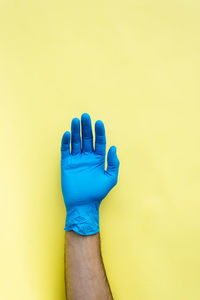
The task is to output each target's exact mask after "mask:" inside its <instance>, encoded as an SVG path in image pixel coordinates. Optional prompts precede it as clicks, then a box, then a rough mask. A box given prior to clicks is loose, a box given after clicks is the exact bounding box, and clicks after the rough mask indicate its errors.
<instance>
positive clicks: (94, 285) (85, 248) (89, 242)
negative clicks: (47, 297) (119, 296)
mask: <svg viewBox="0 0 200 300" xmlns="http://www.w3.org/2000/svg"><path fill="white" fill-rule="evenodd" d="M65 243H66V249H65V268H66V275H65V287H66V299H67V300H79V299H80V300H104V299H105V300H113V297H112V293H111V290H110V286H109V283H108V280H107V277H106V273H105V269H104V265H103V261H102V257H101V249H100V235H99V233H98V234H94V235H88V236H83V235H79V234H77V233H75V232H74V231H69V232H66V234H65Z"/></svg>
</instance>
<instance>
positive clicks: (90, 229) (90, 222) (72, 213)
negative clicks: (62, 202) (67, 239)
mask: <svg viewBox="0 0 200 300" xmlns="http://www.w3.org/2000/svg"><path fill="white" fill-rule="evenodd" d="M99 206H100V203H99V202H93V203H90V204H84V205H81V206H76V207H70V209H68V210H67V216H66V222H65V228H64V230H65V231H70V230H73V231H75V232H76V233H78V234H80V235H92V234H96V233H98V232H99V230H100V228H99Z"/></svg>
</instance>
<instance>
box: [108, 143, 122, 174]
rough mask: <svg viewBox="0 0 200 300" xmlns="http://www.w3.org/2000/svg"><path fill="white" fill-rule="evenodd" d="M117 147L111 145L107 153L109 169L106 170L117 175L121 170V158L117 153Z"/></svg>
mask: <svg viewBox="0 0 200 300" xmlns="http://www.w3.org/2000/svg"><path fill="white" fill-rule="evenodd" d="M116 150H117V149H116V147H115V146H111V147H110V149H109V150H108V155H107V162H108V164H107V170H106V172H107V173H108V174H109V175H112V176H116V177H117V175H118V171H119V159H118V157H117V153H116Z"/></svg>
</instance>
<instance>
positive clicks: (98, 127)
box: [95, 120, 105, 135]
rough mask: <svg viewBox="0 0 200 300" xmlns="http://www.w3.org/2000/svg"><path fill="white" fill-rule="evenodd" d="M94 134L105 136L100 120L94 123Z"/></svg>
mask: <svg viewBox="0 0 200 300" xmlns="http://www.w3.org/2000/svg"><path fill="white" fill-rule="evenodd" d="M95 132H96V134H97V135H104V134H105V127H104V123H103V122H102V121H101V120H98V121H96V123H95Z"/></svg>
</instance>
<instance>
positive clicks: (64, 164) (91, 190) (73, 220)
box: [61, 113, 119, 235]
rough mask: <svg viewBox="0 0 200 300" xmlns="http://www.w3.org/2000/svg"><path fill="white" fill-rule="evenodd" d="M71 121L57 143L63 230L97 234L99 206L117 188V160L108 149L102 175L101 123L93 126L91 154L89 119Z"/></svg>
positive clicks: (103, 134)
mask: <svg viewBox="0 0 200 300" xmlns="http://www.w3.org/2000/svg"><path fill="white" fill-rule="evenodd" d="M81 127H82V128H81V129H82V149H81V137H80V121H79V119H78V118H74V119H73V120H72V123H71V153H70V132H69V131H66V132H65V133H64V135H63V137H62V143H61V185H62V193H63V198H64V202H65V206H66V210H67V216H66V223H65V228H64V229H65V230H66V231H70V230H73V231H75V232H76V233H78V234H81V235H91V234H95V233H97V232H99V230H100V229H99V206H100V203H101V201H102V200H103V199H104V198H105V196H106V195H107V194H108V193H109V191H110V190H111V189H112V188H113V187H114V186H115V185H116V184H117V179H118V170H119V160H118V158H117V154H116V147H115V146H112V147H110V149H109V151H108V155H107V162H108V164H107V170H106V171H105V154H106V137H105V129H104V124H103V122H102V121H97V122H96V123H95V150H94V149H93V134H92V126H91V119H90V116H89V115H88V114H86V113H84V114H83V115H82V116H81Z"/></svg>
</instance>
